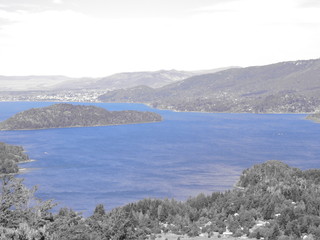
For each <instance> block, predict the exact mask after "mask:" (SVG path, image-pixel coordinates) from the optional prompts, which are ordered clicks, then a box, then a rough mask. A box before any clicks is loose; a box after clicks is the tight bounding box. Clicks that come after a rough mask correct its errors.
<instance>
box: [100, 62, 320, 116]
mask: <svg viewBox="0 0 320 240" xmlns="http://www.w3.org/2000/svg"><path fill="white" fill-rule="evenodd" d="M141 89H142V87H140V91H137V88H135V89H134V90H133V89H128V90H127V91H126V92H124V91H113V92H108V93H106V94H104V95H102V96H100V97H99V100H100V101H103V102H142V103H147V104H151V105H152V106H154V107H157V108H162V109H172V110H177V111H201V112H257V113H266V112H267V113H280V112H281V113H282V112H287V113H298V112H300V113H301V112H314V111H315V110H316V109H317V108H318V107H319V104H320V98H319V97H318V96H319V95H320V59H312V60H298V61H290V62H280V63H274V64H270V65H263V66H252V67H246V68H233V69H227V70H224V71H219V72H217V73H211V74H204V75H198V76H192V77H190V78H187V79H185V80H182V81H179V82H176V83H173V84H169V85H166V86H164V87H162V88H158V89H153V90H152V91H150V90H149V91H148V92H144V91H142V90H141Z"/></svg>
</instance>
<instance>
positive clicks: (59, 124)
mask: <svg viewBox="0 0 320 240" xmlns="http://www.w3.org/2000/svg"><path fill="white" fill-rule="evenodd" d="M161 120H162V118H161V116H160V115H159V114H156V113H152V112H139V111H108V110H106V109H104V108H100V107H95V106H85V105H72V104H63V103H62V104H54V105H51V106H49V107H43V108H32V109H30V110H27V111H23V112H20V113H17V114H16V115H14V116H12V117H11V118H9V119H7V120H5V121H3V122H1V123H0V130H27V129H45V128H66V127H90V126H106V125H119V124H132V123H146V122H157V121H161Z"/></svg>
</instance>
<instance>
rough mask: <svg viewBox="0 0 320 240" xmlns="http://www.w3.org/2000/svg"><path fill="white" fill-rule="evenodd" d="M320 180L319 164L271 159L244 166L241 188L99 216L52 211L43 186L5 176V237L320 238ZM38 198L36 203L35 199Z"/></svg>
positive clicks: (1, 205) (0, 196)
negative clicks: (300, 165) (40, 193)
mask: <svg viewBox="0 0 320 240" xmlns="http://www.w3.org/2000/svg"><path fill="white" fill-rule="evenodd" d="M319 183H320V170H319V169H311V170H305V171H302V170H300V169H297V168H292V167H289V166H288V165H286V164H284V163H282V162H279V161H268V162H265V163H263V164H258V165H255V166H253V167H251V168H249V169H246V170H244V171H243V173H242V175H241V176H240V179H239V181H238V183H237V184H236V187H235V188H234V189H233V190H229V191H226V192H223V193H220V192H215V193H212V194H211V195H204V194H200V195H198V196H196V197H193V198H190V199H188V200H187V201H185V202H179V201H176V200H174V199H172V200H169V199H164V200H161V199H144V200H141V201H138V202H135V203H131V204H128V205H126V206H124V207H120V208H117V209H114V210H112V211H110V212H106V211H105V209H104V206H103V205H98V206H97V207H96V209H95V210H94V213H93V215H92V216H90V217H88V218H83V217H82V216H81V215H80V214H79V213H76V212H74V211H73V210H72V209H66V208H63V209H61V210H60V211H59V212H58V213H56V214H51V213H50V212H49V210H50V209H51V208H52V207H53V206H54V204H52V202H51V201H45V202H43V201H38V200H37V199H35V198H34V191H35V189H31V190H28V189H27V188H26V187H24V186H23V184H22V182H21V180H16V179H14V178H10V179H8V178H5V179H3V181H2V187H1V192H0V200H1V201H0V209H1V212H0V226H1V227H0V236H1V237H2V238H3V239H147V238H149V239H156V237H157V234H159V233H161V232H163V233H165V232H173V233H176V234H179V235H181V236H182V235H184V234H187V235H189V236H197V235H199V234H200V233H206V234H208V237H210V236H212V235H213V234H214V233H215V234H219V233H220V234H223V233H224V232H225V231H227V230H228V232H231V233H232V234H233V235H234V236H238V237H240V236H248V237H249V238H257V239H260V238H262V237H264V239H279V240H289V239H301V238H302V237H303V239H309V240H310V239H320V217H319V215H320V185H319ZM30 200H32V201H33V202H34V203H35V204H32V205H28V203H29V202H30ZM216 232H217V233H216ZM23 237H24V238H23Z"/></svg>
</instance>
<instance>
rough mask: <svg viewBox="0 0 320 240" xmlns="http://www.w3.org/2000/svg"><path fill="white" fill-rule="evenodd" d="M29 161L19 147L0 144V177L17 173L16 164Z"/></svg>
mask: <svg viewBox="0 0 320 240" xmlns="http://www.w3.org/2000/svg"><path fill="white" fill-rule="evenodd" d="M28 160H29V157H28V155H27V154H25V153H24V149H23V148H22V147H21V146H15V145H9V144H6V143H3V142H0V176H2V175H6V174H15V173H18V172H19V167H18V164H19V163H22V162H26V161H28Z"/></svg>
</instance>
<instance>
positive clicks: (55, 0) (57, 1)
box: [53, 0, 62, 4]
mask: <svg viewBox="0 0 320 240" xmlns="http://www.w3.org/2000/svg"><path fill="white" fill-rule="evenodd" d="M53 3H54V4H61V3H62V0H53Z"/></svg>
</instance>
